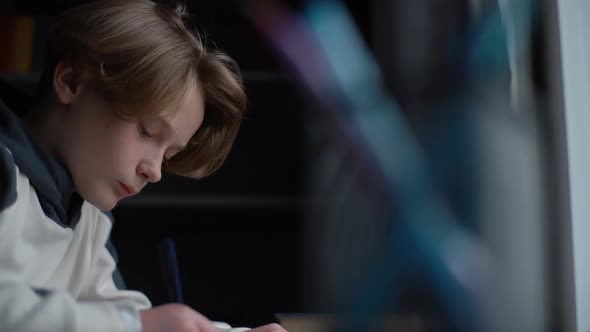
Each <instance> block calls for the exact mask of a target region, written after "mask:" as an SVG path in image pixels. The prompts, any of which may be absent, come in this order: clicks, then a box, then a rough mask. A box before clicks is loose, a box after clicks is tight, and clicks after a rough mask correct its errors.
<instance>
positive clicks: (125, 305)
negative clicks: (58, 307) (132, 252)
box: [80, 203, 151, 332]
mask: <svg viewBox="0 0 590 332" xmlns="http://www.w3.org/2000/svg"><path fill="white" fill-rule="evenodd" d="M85 213H86V214H94V217H93V218H96V221H97V222H96V224H95V230H94V232H93V234H94V239H93V241H92V243H93V248H92V260H91V262H92V270H91V274H90V277H89V278H88V279H87V281H86V285H85V287H84V290H83V291H82V293H81V294H80V300H86V299H88V300H102V301H114V302H116V303H117V312H118V316H119V319H120V320H121V321H122V322H123V325H124V327H125V329H124V331H125V332H127V331H129V332H131V331H141V323H140V319H139V310H142V309H149V308H150V307H151V303H150V301H149V300H148V298H147V297H146V296H145V295H144V294H143V293H141V292H138V291H133V290H126V289H120V288H119V287H117V284H116V283H115V279H117V277H120V276H119V274H118V271H117V266H116V265H117V261H116V253H115V252H114V247H113V246H112V243H111V242H110V232H111V228H112V220H111V219H110V218H109V216H108V215H107V214H105V213H104V212H101V211H99V210H98V209H96V208H95V207H93V206H91V205H90V204H88V203H84V206H83V207H82V214H85Z"/></svg>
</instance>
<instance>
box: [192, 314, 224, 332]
mask: <svg viewBox="0 0 590 332" xmlns="http://www.w3.org/2000/svg"><path fill="white" fill-rule="evenodd" d="M193 319H194V322H195V325H196V327H197V332H219V331H220V330H219V329H218V328H216V327H215V326H214V325H213V323H212V322H211V321H210V320H209V319H208V318H207V317H205V316H203V315H202V314H200V313H199V312H197V311H193Z"/></svg>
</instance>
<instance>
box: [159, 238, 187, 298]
mask: <svg viewBox="0 0 590 332" xmlns="http://www.w3.org/2000/svg"><path fill="white" fill-rule="evenodd" d="M160 265H161V268H162V277H163V279H164V283H165V285H166V288H167V289H168V300H169V301H170V302H176V303H184V300H183V298H182V284H181V283H180V272H179V270H178V259H177V257H176V247H175V245H174V241H173V240H172V239H170V238H167V239H165V240H164V241H163V242H162V244H161V245H160Z"/></svg>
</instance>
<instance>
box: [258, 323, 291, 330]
mask: <svg viewBox="0 0 590 332" xmlns="http://www.w3.org/2000/svg"><path fill="white" fill-rule="evenodd" d="M251 332H287V330H285V329H284V328H283V327H282V326H280V325H279V324H275V323H273V324H268V325H264V326H260V327H257V328H255V329H253V330H252V331H251Z"/></svg>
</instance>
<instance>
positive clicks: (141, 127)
mask: <svg viewBox="0 0 590 332" xmlns="http://www.w3.org/2000/svg"><path fill="white" fill-rule="evenodd" d="M137 131H138V132H139V134H140V135H141V136H142V137H146V138H152V137H154V135H152V133H150V132H149V131H148V130H147V129H146V128H145V126H144V125H143V124H142V123H141V122H139V123H138V124H137Z"/></svg>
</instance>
